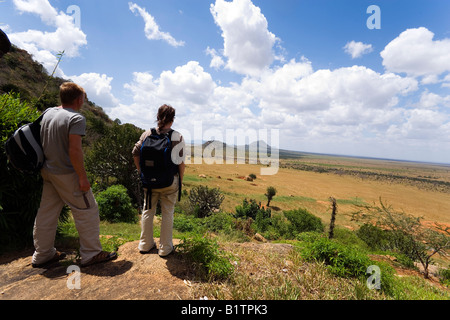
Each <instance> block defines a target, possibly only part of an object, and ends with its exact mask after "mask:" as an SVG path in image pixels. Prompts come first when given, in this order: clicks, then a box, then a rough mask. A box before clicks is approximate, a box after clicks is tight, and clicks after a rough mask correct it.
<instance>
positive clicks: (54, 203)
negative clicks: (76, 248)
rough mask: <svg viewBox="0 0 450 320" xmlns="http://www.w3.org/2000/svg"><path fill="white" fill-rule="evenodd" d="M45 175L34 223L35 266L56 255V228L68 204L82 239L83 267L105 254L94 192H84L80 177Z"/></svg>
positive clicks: (43, 170) (46, 172)
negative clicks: (101, 242)
mask: <svg viewBox="0 0 450 320" xmlns="http://www.w3.org/2000/svg"><path fill="white" fill-rule="evenodd" d="M41 175H42V178H43V180H44V186H43V190H42V198H41V206H40V208H39V210H38V213H37V216H36V220H35V223H34V230H33V237H34V247H35V252H34V255H33V261H32V263H34V264H42V263H45V262H47V261H48V260H50V259H52V258H53V256H54V255H55V252H56V249H55V247H54V245H55V236H56V228H57V226H58V219H59V215H60V213H61V210H62V208H63V207H64V204H67V205H68V206H69V207H70V209H71V211H72V215H73V218H74V220H75V226H76V228H77V231H78V235H79V237H80V256H81V263H86V262H88V261H89V260H90V259H92V258H93V257H94V256H95V255H97V254H98V253H100V252H101V251H102V246H101V244H100V239H99V235H100V226H99V223H100V218H99V212H98V205H97V202H96V201H95V198H94V195H93V193H92V190H90V191H89V192H86V193H82V192H81V191H80V187H79V183H78V175H77V174H76V173H71V174H65V175H55V174H51V173H49V172H48V171H47V170H46V169H42V171H41Z"/></svg>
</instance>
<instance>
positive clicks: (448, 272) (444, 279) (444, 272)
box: [439, 269, 450, 287]
mask: <svg viewBox="0 0 450 320" xmlns="http://www.w3.org/2000/svg"><path fill="white" fill-rule="evenodd" d="M439 277H440V282H441V283H442V284H444V285H446V286H448V287H450V269H441V270H440V271H439Z"/></svg>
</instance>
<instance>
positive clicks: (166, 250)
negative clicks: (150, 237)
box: [158, 246, 174, 258]
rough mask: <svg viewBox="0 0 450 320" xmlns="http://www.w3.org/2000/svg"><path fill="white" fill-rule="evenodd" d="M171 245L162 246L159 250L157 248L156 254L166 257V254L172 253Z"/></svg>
mask: <svg viewBox="0 0 450 320" xmlns="http://www.w3.org/2000/svg"><path fill="white" fill-rule="evenodd" d="M173 251H174V250H173V247H170V248H163V247H162V246H161V247H160V248H159V250H158V255H159V256H160V257H161V258H165V257H167V256H169V255H170V254H172V253H173Z"/></svg>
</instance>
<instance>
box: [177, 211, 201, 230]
mask: <svg viewBox="0 0 450 320" xmlns="http://www.w3.org/2000/svg"><path fill="white" fill-rule="evenodd" d="M195 219H196V218H191V217H189V216H186V215H184V214H177V215H175V216H174V218H173V227H174V229H176V230H178V231H180V232H195V231H197V230H198V228H199V226H198V224H197V223H196V221H195Z"/></svg>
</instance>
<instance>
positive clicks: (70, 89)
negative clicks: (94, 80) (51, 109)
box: [59, 82, 86, 105]
mask: <svg viewBox="0 0 450 320" xmlns="http://www.w3.org/2000/svg"><path fill="white" fill-rule="evenodd" d="M83 94H84V95H86V92H85V91H84V89H83V88H82V87H80V86H79V85H77V84H75V83H73V82H64V83H63V84H62V85H61V87H60V88H59V97H60V98H61V103H62V104H63V105H71V104H72V103H73V102H74V101H75V100H76V99H78V98H79V97H80V96H81V95H83Z"/></svg>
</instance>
